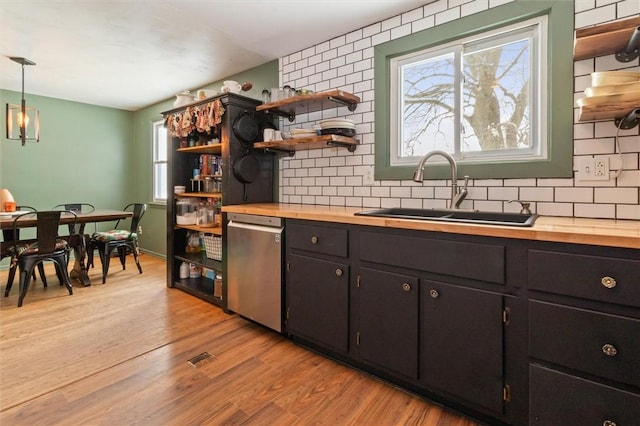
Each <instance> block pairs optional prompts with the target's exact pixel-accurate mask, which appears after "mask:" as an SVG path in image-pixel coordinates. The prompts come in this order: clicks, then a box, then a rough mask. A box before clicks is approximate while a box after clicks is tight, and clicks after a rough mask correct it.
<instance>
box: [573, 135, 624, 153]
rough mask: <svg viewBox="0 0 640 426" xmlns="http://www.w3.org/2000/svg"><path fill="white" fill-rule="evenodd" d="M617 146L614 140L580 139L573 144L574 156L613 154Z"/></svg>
mask: <svg viewBox="0 0 640 426" xmlns="http://www.w3.org/2000/svg"><path fill="white" fill-rule="evenodd" d="M614 146H615V140H614V139H613V138H599V139H579V140H576V141H575V142H574V144H573V153H574V155H589V154H590V155H593V154H612V153H613V152H614V151H613V148H614Z"/></svg>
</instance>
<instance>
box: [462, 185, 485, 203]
mask: <svg viewBox="0 0 640 426" xmlns="http://www.w3.org/2000/svg"><path fill="white" fill-rule="evenodd" d="M468 192H469V193H468V194H467V198H468V199H470V200H487V199H488V198H489V188H487V187H486V186H472V187H469V189H468Z"/></svg>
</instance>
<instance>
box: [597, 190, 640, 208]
mask: <svg viewBox="0 0 640 426" xmlns="http://www.w3.org/2000/svg"><path fill="white" fill-rule="evenodd" d="M595 202H596V203H615V204H638V189H637V188H595Z"/></svg>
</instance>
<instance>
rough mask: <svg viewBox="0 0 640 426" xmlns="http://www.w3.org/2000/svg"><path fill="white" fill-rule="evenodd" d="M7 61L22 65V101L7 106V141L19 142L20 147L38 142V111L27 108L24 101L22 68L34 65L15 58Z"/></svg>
mask: <svg viewBox="0 0 640 426" xmlns="http://www.w3.org/2000/svg"><path fill="white" fill-rule="evenodd" d="M9 59H11V60H12V61H14V62H17V63H19V64H21V65H22V100H21V102H20V105H12V104H7V139H11V140H20V141H22V146H24V144H25V142H26V141H36V142H40V111H38V110H37V109H36V108H34V107H27V102H26V101H25V100H24V67H25V65H35V64H36V63H35V62H33V61H30V60H29V59H27V58H20V57H15V56H12V57H9Z"/></svg>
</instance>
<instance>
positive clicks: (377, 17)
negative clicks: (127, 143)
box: [0, 0, 434, 110]
mask: <svg viewBox="0 0 640 426" xmlns="http://www.w3.org/2000/svg"><path fill="white" fill-rule="evenodd" d="M431 1H434V0H270V1H267V0H199V1H195V0H183V1H179V0H169V1H164V0H163V1H152V0H110V1H106V0H65V1H59V0H54V1H52V0H0V55H1V56H2V57H0V88H2V89H8V90H14V91H18V92H19V91H20V90H21V88H20V86H21V66H20V65H19V64H17V63H15V62H13V61H11V60H10V59H9V58H8V57H9V56H21V57H25V58H27V59H30V60H32V61H34V62H35V63H36V65H35V66H27V67H25V92H26V93H32V94H36V95H42V96H49V97H53V98H59V99H67V100H72V101H76V102H84V103H89V104H94V105H102V106H107V107H112V108H120V109H126V110H136V109H139V108H141V107H144V106H147V105H150V104H153V103H156V102H159V101H162V100H165V99H168V98H171V97H172V96H173V95H174V94H175V93H178V92H180V91H182V90H185V89H189V90H195V89H198V88H200V87H202V86H204V85H206V84H208V83H211V82H214V81H218V80H221V79H223V78H225V77H228V76H230V75H232V74H235V73H237V72H240V71H244V70H247V69H249V68H252V67H254V66H257V65H261V64H264V63H266V62H269V61H271V60H273V59H277V58H279V57H281V56H284V55H287V54H290V53H293V52H296V51H298V50H301V49H305V48H308V47H311V46H313V45H315V44H317V43H321V42H324V41H327V40H330V39H331V38H334V37H336V36H339V35H342V34H345V33H348V32H351V31H353V30H356V29H359V28H362V27H365V26H368V25H370V24H373V23H376V22H379V21H382V20H385V19H387V18H391V17H393V16H396V15H398V14H400V13H404V12H408V11H410V10H413V9H415V8H417V7H419V6H422V5H424V4H427V3H430V2H431Z"/></svg>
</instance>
